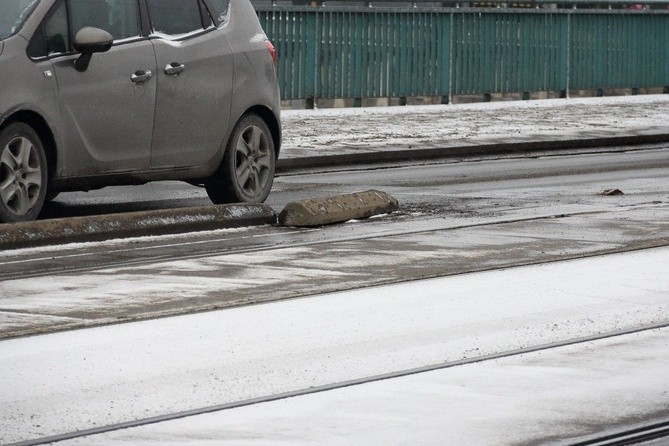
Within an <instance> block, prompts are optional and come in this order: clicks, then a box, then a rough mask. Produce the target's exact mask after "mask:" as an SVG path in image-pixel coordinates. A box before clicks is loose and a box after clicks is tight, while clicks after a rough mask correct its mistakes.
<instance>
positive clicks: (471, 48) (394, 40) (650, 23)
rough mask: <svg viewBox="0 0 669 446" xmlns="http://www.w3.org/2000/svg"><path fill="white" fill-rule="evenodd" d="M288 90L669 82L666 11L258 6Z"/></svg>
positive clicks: (454, 90) (390, 92) (309, 94)
mask: <svg viewBox="0 0 669 446" xmlns="http://www.w3.org/2000/svg"><path fill="white" fill-rule="evenodd" d="M256 10H257V12H258V16H259V18H260V21H261V24H262V25H263V27H264V29H265V31H266V33H267V35H268V37H269V38H270V39H271V40H272V42H273V43H274V45H275V47H276V49H277V51H278V54H279V65H278V72H279V79H280V83H281V91H282V97H283V98H284V99H308V98H315V99H319V98H383V97H399V98H406V97H409V96H442V97H443V98H444V100H445V101H447V100H448V98H450V97H451V96H452V95H458V94H487V93H509V92H518V93H520V92H524V93H527V92H537V91H559V92H562V93H563V94H569V91H573V90H583V89H605V88H649V87H664V88H666V87H667V86H669V10H667V9H654V10H646V11H627V10H624V9H588V10H582V9H540V8H534V9H510V8H509V9H507V8H485V9H483V8H432V9H423V8H388V7H386V8H360V7H358V8H343V7H290V6H283V7H277V6H264V7H263V6H257V7H256Z"/></svg>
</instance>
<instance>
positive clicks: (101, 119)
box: [42, 0, 156, 177]
mask: <svg viewBox="0 0 669 446" xmlns="http://www.w3.org/2000/svg"><path fill="white" fill-rule="evenodd" d="M63 23H66V26H65V29H63ZM85 26H92V27H96V28H101V29H104V30H105V31H108V32H109V33H111V34H112V36H113V37H114V45H113V46H112V48H111V49H110V50H109V51H107V52H104V53H96V54H93V57H92V59H91V62H90V64H89V65H88V67H87V69H86V70H85V71H83V72H79V71H77V70H76V69H75V67H74V63H73V62H74V60H75V59H76V58H77V57H79V55H78V54H72V53H73V52H74V51H73V50H72V48H73V47H72V40H73V36H75V35H76V33H77V31H79V30H80V29H81V28H83V27H85ZM42 33H43V38H44V39H45V42H46V43H45V45H46V47H47V53H48V55H49V56H50V57H54V58H53V59H52V64H53V65H52V66H53V70H54V75H55V77H56V82H57V85H58V98H59V102H60V109H61V115H62V120H63V129H64V130H63V131H62V135H61V137H62V139H63V140H64V141H65V143H64V147H63V149H64V150H62V151H61V155H60V156H61V162H60V163H59V166H60V172H59V173H60V175H61V176H65V177H68V176H87V175H93V174H99V173H115V172H132V171H138V170H146V169H148V165H149V159H150V153H151V140H152V137H153V119H154V112H155V98H156V80H155V78H154V77H153V73H155V69H156V61H155V54H154V52H153V46H152V45H151V42H150V41H149V40H148V38H146V37H142V32H141V22H140V10H139V3H138V0H61V1H60V3H58V4H57V5H56V6H55V9H54V13H53V14H52V15H51V17H50V18H49V19H47V21H46V22H45V24H44V26H43V30H42ZM59 54H64V55H63V56H60V57H59Z"/></svg>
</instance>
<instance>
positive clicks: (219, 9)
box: [209, 0, 230, 22]
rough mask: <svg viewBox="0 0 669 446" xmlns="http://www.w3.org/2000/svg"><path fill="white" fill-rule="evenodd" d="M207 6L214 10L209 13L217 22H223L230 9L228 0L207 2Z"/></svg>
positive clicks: (210, 0)
mask: <svg viewBox="0 0 669 446" xmlns="http://www.w3.org/2000/svg"><path fill="white" fill-rule="evenodd" d="M209 4H210V5H211V7H212V8H213V9H214V10H213V11H211V13H212V15H213V16H214V17H217V18H218V21H219V22H224V21H225V16H226V15H227V14H228V8H229V7H230V0H209Z"/></svg>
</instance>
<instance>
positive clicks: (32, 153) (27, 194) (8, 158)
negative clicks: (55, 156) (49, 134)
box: [0, 123, 47, 223]
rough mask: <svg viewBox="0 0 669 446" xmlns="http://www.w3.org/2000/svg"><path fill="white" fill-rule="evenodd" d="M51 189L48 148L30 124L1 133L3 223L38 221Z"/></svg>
mask: <svg viewBox="0 0 669 446" xmlns="http://www.w3.org/2000/svg"><path fill="white" fill-rule="evenodd" d="M46 187H47V165H46V155H45V154H44V146H43V145H42V141H41V139H40V137H39V136H38V135H37V133H36V132H35V131H34V130H33V129H32V127H30V126H29V125H27V124H23V123H13V124H10V125H8V126H7V127H5V128H4V129H3V130H2V131H0V222H2V223H9V222H16V221H27V220H34V219H35V218H37V215H38V214H39V213H40V211H41V210H42V206H43V205H44V198H45V196H46Z"/></svg>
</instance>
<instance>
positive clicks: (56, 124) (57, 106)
mask: <svg viewBox="0 0 669 446" xmlns="http://www.w3.org/2000/svg"><path fill="white" fill-rule="evenodd" d="M280 146H281V125H280V98H279V88H278V82H277V77H276V54H275V52H274V48H273V46H272V44H271V43H270V42H269V41H268V40H267V37H266V36H265V33H264V32H263V30H262V29H261V27H260V24H259V22H258V18H257V16H256V13H255V11H254V9H253V7H252V6H251V4H250V3H249V1H248V0H233V1H232V2H231V3H229V0H1V1H0V222H14V221H22V220H32V219H35V218H36V217H37V216H38V215H39V213H40V210H41V209H42V207H43V205H44V203H45V201H47V200H50V199H53V198H54V197H55V196H56V195H57V194H58V193H59V192H63V191H73V190H90V189H97V188H101V187H104V186H109V185H120V184H143V183H146V182H148V181H155V180H184V181H188V182H189V183H192V184H197V185H202V186H204V187H206V190H207V193H208V195H209V197H210V198H211V200H212V201H213V202H214V203H225V202H262V201H264V200H265V199H266V198H267V195H268V194H269V192H270V189H271V187H272V181H273V178H274V166H275V162H276V158H277V156H278V154H279V149H280Z"/></svg>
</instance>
